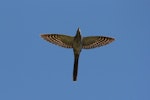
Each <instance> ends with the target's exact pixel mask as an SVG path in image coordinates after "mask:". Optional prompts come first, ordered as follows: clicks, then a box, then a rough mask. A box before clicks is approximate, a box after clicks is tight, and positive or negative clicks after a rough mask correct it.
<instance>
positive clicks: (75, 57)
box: [73, 55, 79, 81]
mask: <svg viewBox="0 0 150 100" xmlns="http://www.w3.org/2000/svg"><path fill="white" fill-rule="evenodd" d="M78 59H79V55H74V69H73V81H76V80H77V75H78Z"/></svg>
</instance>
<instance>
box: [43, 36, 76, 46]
mask: <svg viewBox="0 0 150 100" xmlns="http://www.w3.org/2000/svg"><path fill="white" fill-rule="evenodd" d="M41 37H42V38H43V39H45V40H47V41H48V42H50V43H53V44H55V45H59V46H61V47H64V48H72V44H73V37H71V36H67V35H60V34H42V35H41Z"/></svg>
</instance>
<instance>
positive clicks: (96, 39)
mask: <svg viewBox="0 0 150 100" xmlns="http://www.w3.org/2000/svg"><path fill="white" fill-rule="evenodd" d="M114 40H115V39H114V38H111V37H105V36H88V37H83V40H82V48H83V49H91V48H96V47H100V46H103V45H106V44H109V43H111V42H113V41H114Z"/></svg>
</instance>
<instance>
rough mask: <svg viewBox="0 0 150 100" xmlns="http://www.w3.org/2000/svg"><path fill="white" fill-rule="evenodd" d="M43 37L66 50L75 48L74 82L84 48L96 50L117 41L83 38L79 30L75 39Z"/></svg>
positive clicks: (55, 35) (108, 38)
mask: <svg viewBox="0 0 150 100" xmlns="http://www.w3.org/2000/svg"><path fill="white" fill-rule="evenodd" d="M41 37H42V38H43V39H45V40H47V41H48V42H51V43H53V44H55V45H59V46H61V47H64V48H73V51H74V69H73V81H76V80H77V73H78V59H79V56H80V52H81V50H82V48H83V49H91V48H96V47H100V46H104V45H107V44H109V43H111V42H113V41H114V40H115V39H114V38H111V37H105V36H88V37H83V38H82V37H81V32H80V29H79V28H78V30H77V33H76V35H75V36H74V37H72V36H67V35H61V34H42V35H41Z"/></svg>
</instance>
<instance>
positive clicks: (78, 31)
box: [76, 28, 81, 37]
mask: <svg viewBox="0 0 150 100" xmlns="http://www.w3.org/2000/svg"><path fill="white" fill-rule="evenodd" d="M76 37H81V31H80V28H78V29H77V32H76Z"/></svg>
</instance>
